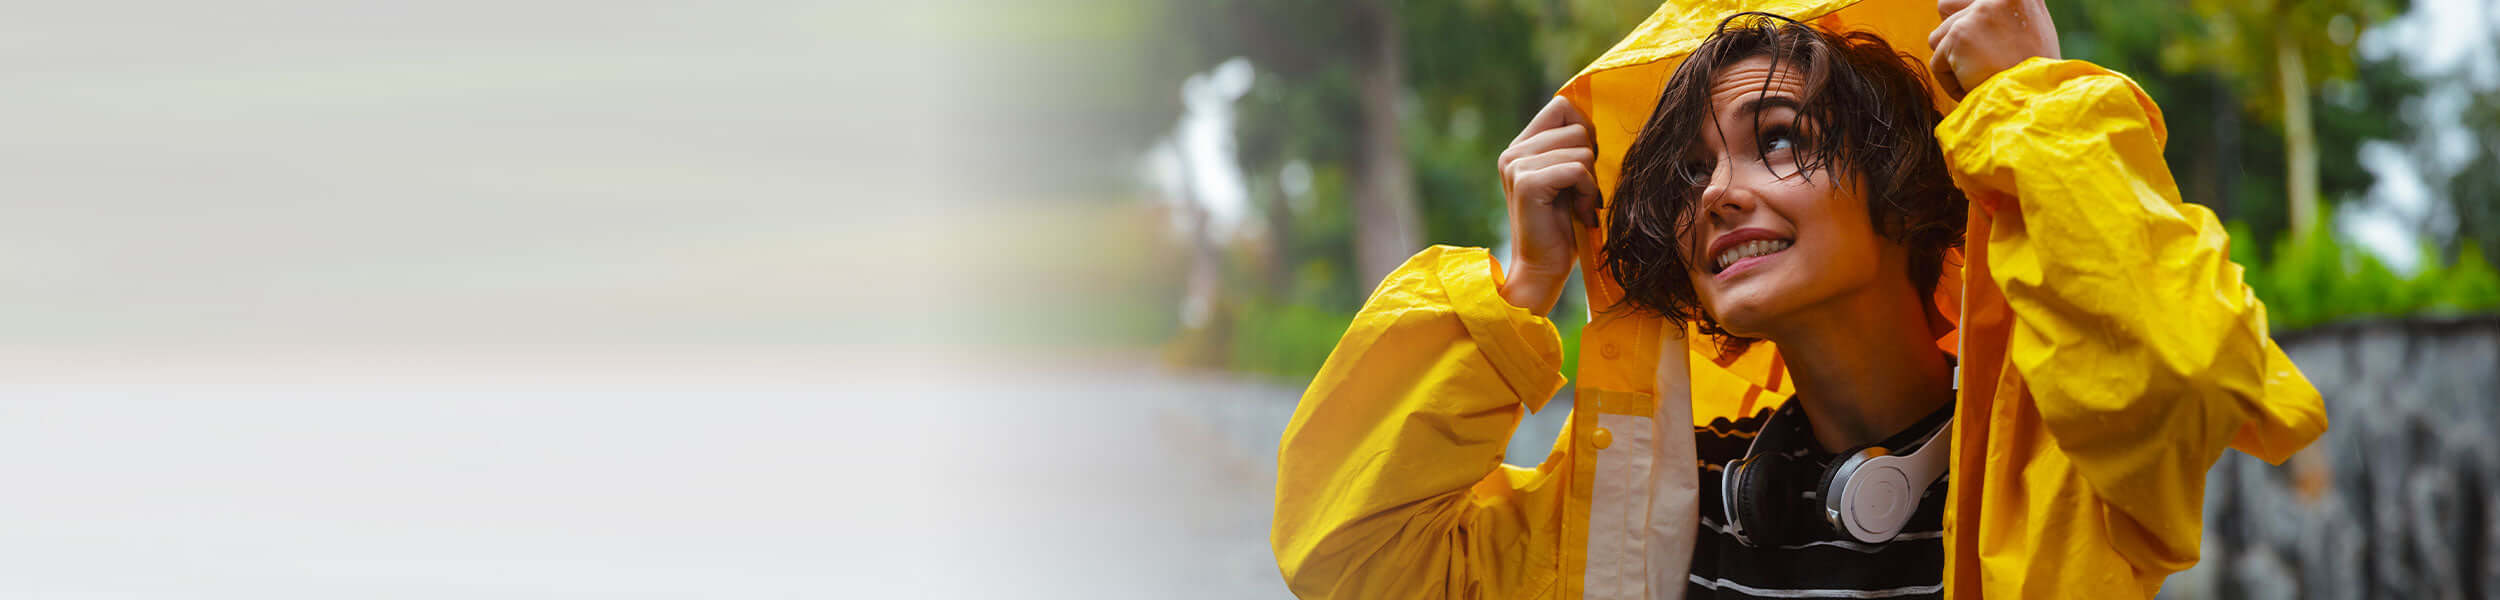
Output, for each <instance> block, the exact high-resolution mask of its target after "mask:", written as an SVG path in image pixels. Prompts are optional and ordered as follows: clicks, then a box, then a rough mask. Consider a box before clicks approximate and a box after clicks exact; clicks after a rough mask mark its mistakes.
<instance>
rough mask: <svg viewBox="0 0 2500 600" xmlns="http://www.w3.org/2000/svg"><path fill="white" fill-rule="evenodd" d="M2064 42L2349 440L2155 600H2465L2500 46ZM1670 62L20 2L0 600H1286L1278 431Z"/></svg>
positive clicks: (2237, 13)
mask: <svg viewBox="0 0 2500 600" xmlns="http://www.w3.org/2000/svg"><path fill="white" fill-rule="evenodd" d="M2051 5H2052V9H2053V11H2055V14H2056V15H2057V19H2058V24H2059V25H2060V27H2061V29H2062V30H2063V34H2064V37H2063V42H2064V45H2065V51H2066V53H2067V54H2068V55H2070V56H2072V57H2077V58H2085V59H2090V60H2093V61H2096V62H2100V63H2102V64H2105V65H2108V66H2111V67H2114V68H2117V69H2119V70H2121V71H2124V72H2126V73H2128V74H2130V75H2131V76H2133V77H2135V78H2136V79H2137V81H2139V82H2140V83H2142V84H2143V85H2144V86H2145V88H2146V89H2147V90H2148V91H2150V92H2151V93H2152V94H2153V96H2154V98H2155V99H2156V100H2157V101H2159V102H2160V103H2161V104H2162V106H2163V107H2164V109H2165V110H2166V112H2167V114H2168V115H2169V117H2170V124H2171V133H2172V137H2171V145H2170V147H2169V151H2168V159H2169V161H2170V165H2171V167H2172V168H2173V169H2174V171H2175V172H2176V173H2177V175H2178V179H2179V181H2180V184H2181V186H2182V188H2183V190H2184V192H2185V194H2186V195H2187V197H2189V198H2190V199H2192V200H2195V201H2198V202H2202V203H2205V204H2207V205H2208V206H2211V207H2212V208H2213V209H2214V210H2215V211H2216V212H2218V213H2220V214H2222V215H2223V216H2224V217H2225V218H2226V219H2228V220H2230V221H2231V222H2232V223H2234V224H2235V225H2234V226H2235V228H2236V236H2237V237H2235V242H2236V243H2235V244H2234V247H2233V248H2234V252H2235V255H2236V256H2237V257H2238V258H2239V260H2240V262H2241V263H2242V264H2244V265H2246V266H2248V267H2249V268H2250V270H2251V273H2252V275H2251V277H2250V280H2251V281H2252V283H2253V285H2255V286H2256V287H2257V289H2258V293H2259V294H2260V295H2261V296H2262V297H2263V298H2264V299H2265V300H2266V302H2267V304H2268V306H2269V308H2270V310H2271V313H2270V314H2271V316H2272V317H2273V318H2274V319H2275V323H2274V325H2275V332H2276V334H2277V336H2278V339H2280V340H2281V341H2283V342H2284V344H2285V346H2286V347H2287V348H2289V349H2290V350H2291V351H2292V353H2293V356H2294V358H2295V360H2297V361H2299V362H2300V363H2301V365H2302V367H2303V369H2304V370H2305V371H2306V372H2307V373H2308V374H2309V375H2310V377H2311V378H2312V379H2313V380H2316V381H2317V382H2318V383H2319V385H2320V386H2321V388H2323V389H2325V390H2326V391H2327V393H2328V398H2329V399H2328V402H2329V408H2330V411H2331V412H2332V415H2333V418H2334V419H2335V427H2334V428H2333V429H2332V430H2330V431H2329V433H2328V434H2327V439H2325V440H2323V441H2321V442H2320V443H2319V444H2318V445H2317V446H2314V447H2313V449H2312V451H2310V452H2309V453H2307V454H2304V455H2303V456H2302V457H2301V458H2298V459H2295V460H2294V461H2293V462H2292V463H2290V464H2288V465H2286V466H2281V467H2277V466H2271V465H2264V464H2263V463H2258V462H2255V461H2251V460H2247V459H2246V458H2245V457H2239V456H2236V455H2233V456H2230V457H2227V458H2226V459H2225V460H2224V462H2223V463H2222V464H2221V465H2219V466H2217V467H2216V468H2215V469H2214V471H2213V482H2214V483H2213V485H2212V487H2211V489H2212V490H2213V491H2212V492H2211V493H2209V494H2208V497H2209V501H2210V503H2211V504H2212V506H2210V507H2209V509H2208V511H2207V512H2208V516H2209V519H2211V520H2212V521H2213V522H2212V523H2211V524H2210V526H2209V527H2208V531H2209V533H2210V535H2211V536H2212V539H2209V540H2208V543H2207V544H2206V555H2205V556H2206V559H2205V562H2204V564H2203V565H2202V566H2200V567H2199V568H2198V569H2197V570H2195V571H2192V572H2190V573H2188V574H2183V575H2181V576H2178V577H2174V578H2173V579H2172V580H2171V583H2170V586H2169V587H2168V588H2167V589H2166V590H2165V593H2168V594H2172V595H2176V596H2179V597H2193V598H2241V597H2268V598H2272V597H2328V598H2342V597H2361V596H2399V597H2477V596H2488V595H2491V594H2500V441H2495V440H2500V437H2495V436H2491V435H2489V432H2490V431H2491V430H2493V429H2494V428H2495V427H2500V411H2495V406H2494V402H2493V398H2494V394H2493V392H2492V391H2491V390H2494V389H2500V381H2496V380H2495V377H2500V320H2495V318H2493V317H2492V316H2491V315H2492V314H2493V313H2494V312H2495V311H2500V276H2495V274H2494V272H2493V269H2492V266H2491V264H2490V262H2489V259H2488V258H2486V255H2485V254H2484V251H2485V249H2487V248H2495V247H2500V246H2495V245H2494V244H2500V203H2495V193H2500V143H2496V142H2494V141H2493V139H2494V136H2493V135H2491V134H2493V133H2495V132H2500V47H2495V43H2494V40H2496V39H2500V35H2495V34H2500V8H2496V7H2494V6H2491V5H2490V4H2489V3H2488V2H2485V1H2483V0H2423V1H2421V2H2415V3H2411V4H2407V3H2402V2H2379V1H2362V0H2351V1H2334V2H2311V3H2281V4H2277V3H2237V2H2205V1H2199V2H2186V3H2180V2H2157V1H2150V0H2143V1H2139V0H2111V1H2104V2H2052V3H2051ZM1653 8H1655V4H1654V3H1644V2H1622V1H1611V0H1536V1H1528V0H1457V1H1450V2H1402V1H1395V0H1361V1H1352V2H1317V1H1304V0H1272V1H1252V0H1206V1H1198V2H1167V1H1164V0H1057V1H1053V2H1040V3H997V2H978V1H973V0H934V1H929V2H912V3H870V2H862V1H856V0H832V1H831V2H821V1H819V2H806V1H796V0H738V1H730V2H714V3H700V4H696V3H657V2H633V1H626V2H587V1H580V0H527V1H523V2H481V1H475V0H450V1H442V2H429V3H422V4H407V3H372V2H361V3H360V2H346V3H340V2H311V1H308V0H243V1H237V2H222V3H210V4H201V3H183V2H171V1H167V0H105V1H100V2H81V3H49V4H34V3H15V4H13V5H11V6H10V10H9V11H8V13H9V15H10V18H9V24H8V25H6V26H4V27H0V47H5V48H6V49H7V50H8V51H7V52H0V81H5V82H6V83H7V84H9V85H7V86H6V88H7V89H8V92H7V93H5V94H0V130H5V131H6V132H7V135H6V136H0V154H5V156H6V157H7V158H8V160H6V161H0V185H5V186H7V188H6V189H7V191H8V192H9V193H8V194H7V198H8V199H7V200H5V201H0V202H4V203H0V206H5V207H6V208H7V209H8V210H7V211H6V213H5V215H6V218H0V327H4V328H0V331H5V335H0V480H5V481H7V482H9V484H10V485H9V488H10V491H9V493H7V494H0V531H7V532H9V533H8V535H5V536H0V596H5V597H28V598H256V599H257V598H315V597H322V598H327V597H336V596H342V595H348V596H357V597H376V598H589V597H597V598H689V597H705V598H710V597H729V598H824V597H835V598H882V597H934V598H955V597H1035V598H1062V597H1064V598H1080V597H1081V598H1102V597H1110V598H1172V597H1192V598H1283V597H1288V595H1289V594H1288V593H1287V592H1286V591H1285V590H1284V589H1283V587H1282V585H1281V583H1280V582H1279V579H1278V577H1277V574H1276V571H1275V564H1274V562H1273V559H1272V558H1271V556H1270V555H1269V552H1268V549H1267V544H1266V535H1267V520H1268V510H1269V508H1270V501H1271V494H1272V488H1273V485H1274V481H1273V470H1274V462H1275V450H1276V447H1275V446H1276V438H1277V436H1278V434H1279V433H1281V431H1282V429H1283V427H1284V424H1285V422H1286V420H1287V418H1288V417H1289V416H1290V415H1291V412H1292V410H1293V405H1294V402H1295V400H1296V398H1297V396H1298V395H1299V393H1300V391H1301V388H1302V386H1303V384H1304V383H1306V382H1307V380H1308V377H1309V375H1310V373H1311V372H1312V371H1313V370H1315V369H1316V368H1317V367H1318V366H1319V365H1320V363H1321V362H1322V360H1324V359H1325V357H1326V356H1327V353H1328V352H1329V350H1330V348H1331V347H1333V346H1334V344H1335V342H1336V339H1337V336H1338V335H1339V334H1340V333H1342V332H1343V330H1344V327H1345V325H1346V322H1347V321H1348V319H1350V317H1351V316H1352V314H1353V313H1354V311H1355V310H1356V308H1358V306H1359V303H1360V301H1361V299H1362V297H1363V296H1364V294H1365V293H1366V292H1367V291H1368V290H1370V289H1371V287H1372V286H1373V285H1374V284H1375V283H1376V282H1377V281H1378V279H1379V277H1380V275H1382V274H1383V273H1386V272H1387V271H1388V270H1389V268H1390V267H1392V266H1394V265H1395V264H1396V263H1397V262H1399V261H1400V260H1402V259H1403V258H1404V257H1406V256H1407V255H1408V254H1409V253H1411V252H1412V251H1414V250H1416V249H1418V248H1421V247H1422V246H1424V245H1426V244H1432V243H1446V244H1462V245H1478V246H1492V247H1499V246H1501V245H1502V244H1503V243H1504V240H1503V235H1504V232H1503V228H1504V226H1503V222H1504V221H1503V214H1502V208H1501V202H1500V196H1499V192H1498V182H1497V181H1496V179H1495V177H1494V174H1493V173H1492V168H1491V165H1492V162H1493V157H1494V156H1495V154H1496V153H1497V152H1499V150H1500V149H1501V146H1502V144H1503V143H1504V142H1505V141H1507V140H1508V139H1509V138H1510V136H1511V135H1512V134H1514V133H1515V132H1516V131H1517V130H1518V129H1519V128H1520V126H1522V125H1523V124H1524V123H1525V121H1526V119H1527V117H1528V116H1529V115H1530V114H1532V113H1533V111H1534V110H1535V108H1536V107H1538V106H1539V105H1541V104H1542V103H1543V101H1544V99H1545V98H1546V97H1547V96H1548V94H1550V93H1551V92H1552V91H1553V90H1554V89H1555V88H1556V87H1558V86H1559V85H1560V84H1561V83H1562V82H1563V81H1564V79H1565V78H1566V77H1568V76H1569V75H1570V74H1571V73H1573V72H1574V71H1576V70H1577V69H1578V67H1579V66H1580V65H1581V64H1583V63H1584V62H1586V61H1587V60H1589V59H1591V58H1593V57H1595V56H1596V55H1597V54H1598V53H1599V52H1601V51H1603V50H1604V49H1605V48H1606V47H1608V46H1610V45H1611V44H1612V43H1613V42H1614V41H1615V40H1616V39H1618V38H1619V37H1620V36H1621V35H1623V34H1624V33H1625V32H1626V31H1628V30H1629V28H1630V27H1632V26H1633V25H1634V24H1635V23H1637V22H1639V20H1640V19H1641V18H1642V17H1644V16H1646V15H1647V14H1648V13H1649V12H1650V11H1651V10H1652V9H1653ZM1575 293H1576V292H1575ZM1574 298H1576V296H1575V297H1574ZM1556 317H1557V321H1558V322H1560V323H1563V324H1565V329H1564V334H1565V335H1566V336H1576V335H1577V330H1576V327H1573V326H1572V324H1576V323H1579V322H1582V321H1584V320H1585V319H1586V309H1585V308H1584V307H1582V306H1581V303H1580V302H1579V301H1578V300H1576V299H1566V301H1565V302H1564V303H1563V307H1562V308H1560V309H1558V314H1557V315H1556ZM1565 394H1566V397H1564V398H1560V399H1558V400H1557V403H1556V404H1553V405H1551V406H1555V407H1557V408H1553V409H1548V410H1546V411H1544V412H1541V413H1539V414H1537V415H1534V416H1532V417H1530V418H1529V419H1528V421H1527V422H1526V423H1524V424H1523V425H1522V426H1521V430H1520V432H1519V434H1518V435H1517V437H1516V438H1515V442H1514V444H1513V447H1514V448H1517V449H1520V450H1517V451H1514V452H1513V453H1512V455H1513V456H1515V457H1535V456H1542V455H1543V451H1544V449H1545V448H1547V447H1549V445H1550V441H1551V440H1552V439H1553V436H1554V435H1555V432H1556V431H1557V430H1558V429H1559V428H1560V426H1561V417H1562V415H1563V414H1564V413H1565V410H1564V409H1567V408H1568V407H1569V405H1570V404H1569V401H1570V399H1569V398H1568V396H1567V395H1568V392H1565ZM1527 460H1533V459H1527Z"/></svg>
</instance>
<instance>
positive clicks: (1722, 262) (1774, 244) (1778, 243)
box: [1719, 240, 1788, 271]
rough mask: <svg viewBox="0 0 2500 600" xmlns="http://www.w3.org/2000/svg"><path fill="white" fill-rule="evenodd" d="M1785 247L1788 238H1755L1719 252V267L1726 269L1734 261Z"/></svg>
mask: <svg viewBox="0 0 2500 600" xmlns="http://www.w3.org/2000/svg"><path fill="white" fill-rule="evenodd" d="M1787 249H1788V240H1756V241H1751V242H1745V243H1742V244H1737V245H1736V247H1734V248H1729V249H1727V251H1726V252H1721V253H1719V269H1720V270H1723V271H1724V270H1727V266H1728V265H1732V264H1736V261H1740V260H1745V259H1748V258H1753V257H1756V256H1761V255H1764V254H1770V253H1773V252H1778V251H1781V250H1787Z"/></svg>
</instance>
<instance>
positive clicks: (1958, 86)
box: [1927, 0, 2059, 100]
mask: <svg viewBox="0 0 2500 600" xmlns="http://www.w3.org/2000/svg"><path fill="white" fill-rule="evenodd" d="M1936 12H1937V13H1940V14H1943V15H1944V22H1943V23H1940V24H1938V25H1936V30H1935V31H1934V32H1932V33H1929V34H1927V47H1929V48H1934V49H1935V50H1936V55H1935V57H1934V58H1932V59H1929V60H1928V61H1927V70H1928V72H1929V74H1931V75H1934V76H1935V77H1936V83H1937V84H1939V85H1941V86H1943V87H1944V89H1945V91H1946V92H1948V93H1951V94H1953V98H1954V99H1955V100H1959V99H1961V98H1962V95H1963V94H1967V93H1970V90H1973V89H1977V88H1978V87H1979V84H1980V82H1984V81H1987V80H1988V77H1989V76H1992V75H1996V74H1997V73H1998V72H2000V71H2004V70H2006V69H2011V68H2014V65H2017V64H2021V63H2022V62H2023V60H2024V59H2028V58H2031V57H2034V56H2038V57H2043V58H2050V59H2055V58H2059V56H2058V51H2057V24H2056V23H2053V22H2050V21H2049V9H2048V7H2047V6H2045V5H2043V4H2041V0H1939V1H1938V2H1936Z"/></svg>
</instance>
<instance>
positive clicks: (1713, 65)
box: [1599, 12, 1969, 353]
mask: <svg viewBox="0 0 2500 600" xmlns="http://www.w3.org/2000/svg"><path fill="white" fill-rule="evenodd" d="M1760 56H1768V57H1771V60H1772V69H1773V70H1774V72H1777V71H1778V70H1780V69H1781V68H1782V66H1783V65H1788V66H1789V68H1794V69H1797V71H1798V74H1799V75H1802V79H1803V81H1804V82H1805V94H1806V97H1804V98H1800V99H1799V100H1800V101H1801V102H1800V104H1801V105H1802V106H1800V107H1799V109H1798V111H1797V117H1796V118H1797V119H1798V120H1799V121H1800V123H1798V124H1797V125H1798V126H1796V127H1794V129H1795V130H1797V131H1812V132H1815V134H1814V135H1813V137H1812V139H1809V140H1804V141H1801V142H1800V144H1801V147H1800V148H1799V151H1800V158H1799V165H1800V166H1799V168H1798V170H1797V173H1796V174H1793V175H1790V176H1792V177H1793V176H1804V177H1813V176H1815V175H1816V174H1818V173H1819V174H1824V175H1827V176H1836V177H1838V178H1839V182H1840V185H1842V186H1855V190H1856V191H1860V192H1863V193H1864V197H1865V198H1867V203H1866V210H1867V216H1868V217H1869V222H1871V223H1874V225H1875V228H1876V232H1877V233H1878V234H1880V235H1882V236H1883V237H1884V238H1885V239H1888V240H1891V241H1893V242H1895V243H1899V244H1901V245H1902V246H1904V247H1906V248H1908V249H1909V251H1910V253H1909V256H1910V264H1909V276H1910V283H1911V285H1913V286H1915V287H1916V288H1917V289H1918V290H1919V293H1920V294H1921V297H1922V298H1925V297H1929V296H1933V295H1934V293H1935V287H1936V281H1937V278H1938V277H1939V276H1941V274H1942V272H1943V268H1944V267H1943V263H1944V257H1945V254H1946V252H1947V250H1948V249H1951V248H1956V247H1959V246H1961V244H1962V230H1963V227H1964V219H1965V217H1966V216H1967V211H1968V210H1969V209H1968V203H1967V202H1965V200H1964V198H1963V195H1962V192H1961V190H1959V189H1957V188H1955V187H1953V180H1952V176H1951V174H1950V173H1949V172H1948V171H1946V168H1945V163H1944V150H1943V149H1942V148H1941V147H1939V146H1938V145H1937V142H1936V124H1937V123H1938V122H1940V121H1942V120H1943V118H1944V116H1943V115H1942V114H1940V113H1938V112H1937V110H1936V102H1935V97H1934V95H1933V94H1932V93H1930V92H1929V91H1928V89H1929V88H1928V86H1927V83H1926V82H1927V79H1926V77H1927V75H1926V71H1925V70H1924V69H1919V68H1914V67H1913V66H1912V65H1914V64H1916V60H1915V59H1913V58H1911V57H1909V56H1908V55H1905V54H1901V53H1898V52H1896V51H1894V50H1893V48H1892V46H1891V45H1889V44H1886V43H1885V42H1884V40H1883V39H1882V38H1879V37H1876V36H1875V35H1874V34H1872V33H1867V32H1851V33H1847V34H1839V33H1833V32H1829V31H1824V30H1822V29H1819V28H1815V27H1811V26H1808V25H1805V24H1803V23H1799V22H1797V21H1794V20H1791V19H1788V18H1786V17H1781V16H1778V15H1773V14H1769V13H1760V12H1747V13H1738V14H1736V15H1733V16H1730V17H1728V18H1727V19H1726V20H1723V21H1720V22H1719V26H1718V29H1717V32H1716V33H1714V34H1713V35H1712V36H1711V37H1710V39H1708V40H1705V41H1703V42H1702V43H1701V45H1700V46H1699V47H1698V48H1695V49H1694V50H1693V52H1692V54H1691V55H1690V56H1689V57H1687V58H1685V60H1684V64H1683V65H1682V66H1680V67H1677V68H1676V70H1675V74H1674V75H1673V76H1671V77H1669V78H1668V80H1667V85H1666V89H1665V91H1664V92H1662V93H1661V94H1660V95H1659V97H1658V106H1657V110H1656V111H1654V112H1651V113H1650V117H1649V121H1648V123H1646V124H1644V125H1642V126H1641V131H1640V135H1639V136H1638V137H1636V138H1635V139H1634V140H1633V142H1632V145H1631V147H1629V148H1627V149H1626V150H1625V153H1624V157H1623V171H1622V177H1621V178H1620V179H1619V180H1618V183H1617V184H1616V187H1615V194H1614V195H1615V197H1614V199H1613V202H1610V203H1609V204H1610V206H1608V207H1607V210H1608V217H1609V218H1608V223H1607V226H1606V244H1605V246H1604V248H1603V249H1602V251H1601V255H1600V258H1599V260H1600V261H1602V263H1603V265H1604V267H1605V268H1606V269H1607V270H1608V271H1610V272H1612V273H1613V274H1614V277H1615V280H1616V281H1617V282H1618V283H1620V284H1621V285H1622V287H1623V298H1622V302H1625V303H1630V304H1631V305H1633V306H1634V307H1636V308H1638V309H1641V310H1643V311H1645V312H1648V313H1652V314H1656V315H1658V316H1661V317H1664V318H1666V319H1668V320H1669V321H1671V322H1672V323H1674V324H1675V325H1676V326H1677V327H1678V328H1682V327H1683V326H1684V325H1686V324H1687V323H1692V322H1699V323H1700V324H1701V327H1700V329H1701V331H1702V332H1703V333H1707V334H1711V335H1713V336H1716V337H1718V338H1719V341H1720V345H1721V348H1722V349H1723V350H1724V351H1727V352H1730V353H1733V352H1735V351H1739V350H1742V349H1743V348H1744V347H1745V346H1747V345H1750V344H1751V342H1752V340H1747V339H1743V338H1739V337H1737V336H1735V335H1733V334H1730V333H1728V331H1727V330H1726V329H1723V328H1721V327H1720V326H1719V323H1718V321H1717V319H1716V318H1714V317H1712V316H1711V315H1710V314H1709V311H1708V310H1707V309H1706V308H1705V307H1703V306H1701V298H1700V296H1699V295H1698V294H1697V293H1696V292H1695V291H1694V289H1693V283H1692V280H1691V279H1689V278H1688V275H1687V265H1688V263H1689V262H1691V260H1692V259H1691V258H1689V257H1686V256H1685V253H1686V249H1685V248H1684V246H1683V244H1682V243H1680V241H1679V240H1682V239H1683V236H1682V234H1684V233H1687V232H1689V231H1690V230H1691V228H1692V227H1693V225H1694V222H1695V221H1696V219H1697V217H1698V216H1699V214H1700V213H1701V209H1700V208H1699V207H1697V206H1696V205H1697V204H1699V203H1698V202H1697V200H1698V199H1699V198H1700V197H1701V192H1702V189H1703V188H1704V187H1706V186H1708V184H1709V179H1710V173H1709V168H1710V167H1709V165H1707V164H1695V163H1694V162H1693V161H1689V160H1687V157H1688V156H1689V154H1688V153H1689V152H1691V151H1693V150H1694V149H1695V148H1696V147H1697V146H1698V145H1700V144H1703V143H1705V141H1704V139H1703V138H1702V136H1703V135H1705V134H1706V132H1711V131H1716V127H1715V126H1714V125H1712V123H1715V119H1716V117H1715V113H1713V112H1712V111H1711V106H1710V93H1709V91H1710V83H1711V82H1710V80H1711V78H1712V76H1713V75H1714V74H1716V73H1717V72H1718V71H1719V69H1720V68H1722V67H1724V66H1727V65H1729V64H1731V63H1735V62H1737V61H1741V60H1745V59H1749V58H1754V57H1760ZM1697 115H1714V116H1712V117H1711V118H1708V119H1701V118H1695V116H1697ZM1804 123H1812V124H1814V125H1815V127H1812V128H1808V127H1804V126H1803V124H1804Z"/></svg>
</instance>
